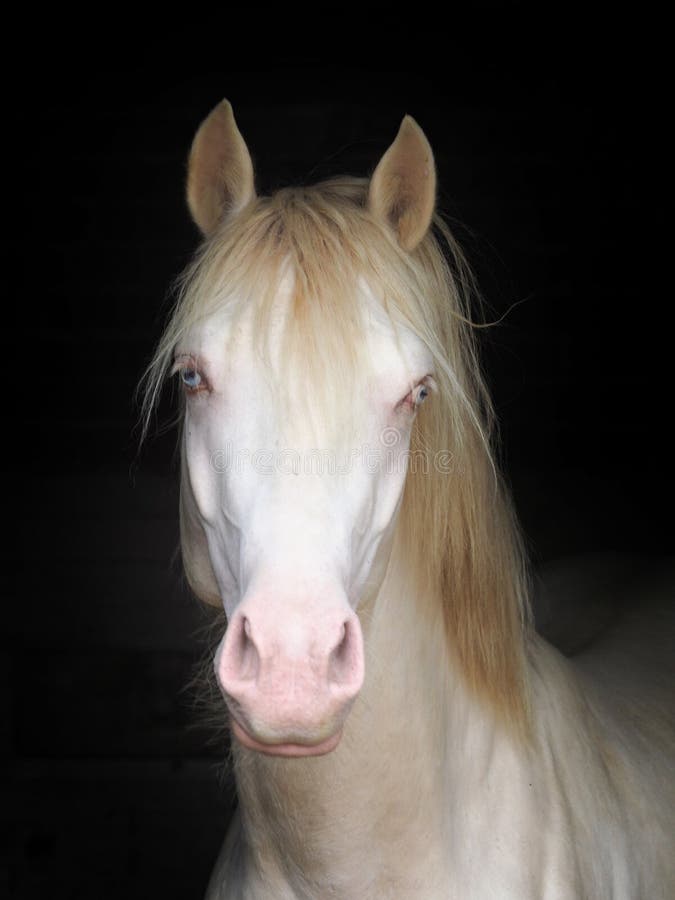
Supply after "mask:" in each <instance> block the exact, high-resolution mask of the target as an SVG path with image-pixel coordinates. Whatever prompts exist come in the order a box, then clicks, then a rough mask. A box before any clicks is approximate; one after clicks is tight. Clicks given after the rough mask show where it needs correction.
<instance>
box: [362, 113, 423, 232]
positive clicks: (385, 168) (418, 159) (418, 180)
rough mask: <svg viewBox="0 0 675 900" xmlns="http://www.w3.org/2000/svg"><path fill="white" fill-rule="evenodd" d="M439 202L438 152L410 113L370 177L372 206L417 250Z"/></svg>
mask: <svg viewBox="0 0 675 900" xmlns="http://www.w3.org/2000/svg"><path fill="white" fill-rule="evenodd" d="M435 205H436V166H435V165H434V154H433V152H432V150H431V147H430V145H429V141H428V140H427V139H426V136H425V134H424V132H423V131H422V129H421V128H420V126H419V125H418V124H417V122H416V121H415V120H414V119H413V118H412V117H411V116H406V117H405V118H404V119H403V121H402V122H401V127H400V128H399V131H398V134H397V135H396V139H395V140H394V143H393V144H392V145H391V146H390V147H389V149H388V150H387V151H386V153H385V154H384V156H383V157H382V159H381V160H380V162H379V163H378V165H377V168H376V169H375V171H374V172H373V177H372V178H371V179H370V188H369V190H368V207H369V209H370V211H371V212H372V213H374V214H375V215H376V216H377V217H378V218H380V219H382V220H383V221H386V222H388V223H389V225H390V226H391V227H392V228H393V229H394V231H395V233H396V234H397V236H398V240H399V243H400V245H401V246H402V247H403V249H404V250H414V249H415V247H416V246H417V245H418V244H419V242H420V241H421V240H422V238H423V237H424V235H425V234H426V233H427V230H428V228H429V226H430V225H431V219H432V217H433V214H434V207H435Z"/></svg>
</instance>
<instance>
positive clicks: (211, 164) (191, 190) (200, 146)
mask: <svg viewBox="0 0 675 900" xmlns="http://www.w3.org/2000/svg"><path fill="white" fill-rule="evenodd" d="M254 197H255V186H254V181H253V163H252V162H251V156H250V154H249V152H248V147H247V146H246V143H245V141H244V139H243V137H242V136H241V133H240V131H239V129H238V128H237V123H236V122H235V121H234V114H233V113H232V106H231V105H230V103H229V101H227V100H223V101H222V102H221V103H219V104H218V106H216V108H215V109H214V110H212V112H211V113H210V114H209V115H208V116H207V117H206V119H204V121H203V122H202V124H201V125H200V126H199V129H198V131H197V134H196V135H195V139H194V141H193V142H192V149H191V151H190V158H189V160H188V178H187V202H188V207H189V208H190V213H191V215H192V218H193V219H194V220H195V222H196V224H197V225H198V227H199V228H200V230H201V231H202V233H203V234H204V235H207V236H208V235H209V234H211V232H212V231H213V230H214V229H215V227H216V226H217V225H218V223H219V222H220V221H221V220H222V219H224V218H225V217H226V216H228V215H233V214H236V213H238V212H239V211H240V210H241V209H243V208H244V206H246V204H247V203H249V202H250V201H251V200H253V199H254Z"/></svg>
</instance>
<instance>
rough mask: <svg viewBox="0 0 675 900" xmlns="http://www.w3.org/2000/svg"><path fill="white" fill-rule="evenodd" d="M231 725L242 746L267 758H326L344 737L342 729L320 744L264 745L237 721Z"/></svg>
mask: <svg viewBox="0 0 675 900" xmlns="http://www.w3.org/2000/svg"><path fill="white" fill-rule="evenodd" d="M231 724H232V733H233V734H234V736H235V737H236V739H237V740H238V741H239V743H240V744H242V745H243V746H244V747H246V748H248V749H249V750H256V751H257V752H258V753H265V754H267V756H285V757H288V758H296V759H297V758H299V757H305V756H325V754H326V753H330V752H331V751H332V750H335V748H336V747H337V745H338V744H339V743H340V738H341V737H342V729H340V730H339V731H337V732H336V733H335V734H333V735H331V737H329V738H327V739H326V740H325V741H321V742H320V743H318V744H264V743H262V742H261V741H257V740H256V739H255V738H253V737H251V735H250V734H249V733H248V732H247V731H245V730H244V729H243V728H242V727H241V725H240V724H239V723H238V722H237V721H236V719H232V720H231Z"/></svg>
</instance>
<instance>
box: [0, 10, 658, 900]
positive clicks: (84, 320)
mask: <svg viewBox="0 0 675 900" xmlns="http://www.w3.org/2000/svg"><path fill="white" fill-rule="evenodd" d="M472 10H473V11H472V13H471V14H469V13H468V12H467V11H466V10H463V11H459V10H454V9H452V8H450V10H449V15H450V18H449V20H448V21H446V22H445V23H444V24H443V26H442V27H441V25H439V26H438V28H437V29H434V28H433V27H432V26H433V23H430V26H429V30H428V32H427V33H423V32H422V31H419V30H416V29H415V28H414V27H412V25H411V26H410V27H408V25H407V24H406V23H403V24H401V23H399V24H398V25H396V26H393V25H383V24H382V18H381V16H380V17H379V18H378V17H377V16H375V15H374V14H373V16H372V17H371V18H369V17H368V16H367V15H365V14H363V13H362V14H361V15H362V17H363V18H362V19H360V20H358V21H357V20H354V22H353V23H352V24H348V23H347V22H346V21H343V18H342V15H338V14H337V13H335V15H332V14H331V13H330V11H327V10H324V11H323V13H322V15H323V17H324V18H322V20H321V22H317V23H316V30H315V31H313V32H312V31H311V30H310V31H308V32H307V34H308V35H310V34H311V35H312V37H311V38H310V37H309V36H308V37H307V39H306V40H305V41H302V40H301V41H300V42H299V44H300V45H301V47H302V49H299V48H298V46H297V44H296V45H294V46H293V48H292V49H291V48H290V47H289V46H287V45H286V44H285V43H284V41H281V40H275V29H276V25H275V24H272V23H270V22H268V21H267V20H266V19H265V18H264V14H263V13H262V11H261V21H260V22H259V23H258V30H259V31H262V32H263V35H262V36H260V35H257V34H254V33H253V32H252V31H251V30H250V29H249V30H247V31H245V32H243V33H242V34H237V33H236V31H234V32H233V31H228V32H227V33H225V31H222V32H220V31H218V29H217V28H216V26H215V24H214V23H209V22H204V23H202V24H203V28H204V31H205V32H208V31H214V32H216V33H215V34H214V33H211V34H209V35H206V36H205V37H204V36H203V37H204V39H206V38H208V39H209V47H208V49H207V50H206V51H205V52H204V54H203V56H202V57H201V58H200V59H198V60H193V59H192V58H187V56H184V55H183V54H181V53H180V52H179V51H176V50H170V49H169V48H165V47H164V44H163V38H162V37H161V36H159V35H156V36H155V38H154V40H153V41H151V42H150V44H151V45H152V49H153V50H154V54H153V58H152V64H149V61H148V60H143V58H142V55H141V54H140V53H137V52H136V53H134V54H132V55H133V57H134V60H135V61H143V62H146V63H148V64H147V65H146V67H143V68H134V67H133V66H132V65H131V59H130V58H127V49H128V48H127V47H126V45H125V43H124V42H123V41H121V42H120V43H119V44H118V45H117V46H115V48H114V53H110V54H108V56H109V58H114V59H115V66H114V67H111V68H108V69H106V68H104V67H103V66H100V65H95V64H94V63H95V62H96V56H97V54H96V46H94V48H93V50H91V52H90V55H89V56H88V57H87V58H86V59H84V58H82V59H81V60H80V59H79V58H78V59H75V60H74V59H73V58H72V57H71V56H70V55H69V54H70V48H66V47H65V46H63V47H62V52H61V53H60V54H56V55H54V57H53V58H52V57H51V56H49V55H47V54H45V53H39V54H34V55H33V56H31V57H30V60H29V62H28V63H26V62H25V60H24V62H25V66H24V70H22V73H21V75H20V77H18V78H17V79H16V80H15V82H14V83H12V84H11V85H8V94H9V95H11V96H10V98H9V101H8V105H9V108H8V110H7V112H6V115H7V120H6V121H7V122H8V124H9V127H8V130H7V134H8V135H10V136H11V139H6V141H5V149H6V151H7V152H8V160H9V162H8V163H6V166H5V179H6V197H8V199H9V201H10V203H9V209H11V218H10V216H9V215H8V218H7V221H6V223H5V224H6V226H7V227H8V230H9V237H8V239H7V240H6V242H5V243H6V247H7V248H8V250H9V259H8V261H7V262H6V264H5V265H6V268H5V285H4V287H5V291H4V295H5V300H4V310H5V315H6V317H7V319H8V328H7V330H6V334H5V345H6V349H7V350H8V351H9V360H6V367H5V368H4V374H5V380H6V394H7V402H6V407H5V411H6V414H5V440H4V445H5V450H6V456H5V462H4V464H3V476H4V484H5V499H6V502H5V508H6V524H8V526H9V527H8V529H7V530H8V536H7V539H6V546H8V547H9V550H10V554H9V557H8V562H7V563H6V565H5V567H4V576H5V578H4V584H5V588H4V604H3V617H4V619H5V622H4V624H5V626H6V627H5V628H4V629H3V632H4V634H5V635H6V636H5V637H3V641H2V648H1V649H2V653H1V656H0V660H1V665H2V673H3V676H4V677H3V679H2V681H3V688H2V690H3V691H4V698H3V699H4V700H5V701H6V702H5V704H4V705H5V710H6V711H5V713H4V715H3V718H2V726H3V734H2V751H3V755H4V759H5V761H6V762H7V763H9V770H10V773H11V776H12V777H11V781H10V792H9V799H10V803H9V806H8V807H6V809H8V810H9V816H7V817H6V819H5V824H4V826H3V828H4V831H5V837H6V838H7V841H6V842H5V846H6V847H7V848H9V854H8V857H7V861H8V867H7V879H8V880H7V883H6V886H7V888H8V892H9V895H10V896H14V897H20V898H33V897H41V898H42V897H46V896H50V897H72V898H80V897H83V898H84V897H87V898H90V897H97V898H107V897H139V898H140V897H150V896H155V895H159V894H160V892H161V895H162V896H163V897H164V898H165V900H169V898H174V897H175V898H183V897H185V898H189V897H199V896H201V894H202V891H203V888H204V885H205V881H206V878H207V876H208V872H209V867H210V864H211V862H212V859H213V857H214V854H215V852H216V850H217V847H218V845H219V841H220V838H221V836H222V833H223V830H224V827H225V822H226V820H227V815H228V810H229V804H230V793H229V788H228V785H227V781H226V782H225V784H224V786H223V785H222V784H221V783H220V782H219V781H218V778H217V774H216V767H215V764H216V762H217V761H219V760H220V759H222V758H224V756H225V747H224V745H223V744H222V743H221V744H218V743H216V745H215V746H214V745H209V744H208V743H207V734H206V732H205V731H204V729H203V728H200V727H195V726H194V725H193V723H194V720H195V716H194V713H193V710H192V707H191V701H190V699H189V695H187V694H185V693H184V692H182V688H183V686H184V685H185V683H186V682H187V681H188V679H189V677H190V673H191V671H192V666H193V665H194V662H195V660H196V659H197V658H198V657H199V654H200V646H201V645H200V642H199V639H198V637H197V632H198V631H199V629H200V627H201V626H202V625H203V624H204V622H205V621H206V618H205V617H204V615H203V614H202V613H201V612H200V610H199V609H198V608H197V606H196V604H194V603H193V601H192V600H191V599H190V597H189V596H188V593H187V592H186V590H185V589H184V587H183V585H182V583H181V578H180V569H179V566H178V565H177V564H176V563H175V561H173V562H172V556H173V553H174V550H175V548H176V542H177V523H176V514H177V492H176V487H175V478H176V471H175V460H174V455H173V449H174V436H173V434H171V433H169V434H165V435H163V436H161V435H159V436H156V437H154V438H153V439H152V440H151V442H150V443H149V444H148V445H147V446H146V447H145V448H144V449H143V450H142V451H141V452H140V453H138V444H137V434H136V433H135V432H134V423H135V421H136V417H137V414H138V410H137V408H135V407H134V404H133V391H134V387H135V384H136V383H137V381H138V379H139V377H140V375H141V373H142V370H143V367H144V365H145V364H146V363H147V361H148V359H149V356H150V354H151V352H152V348H153V344H154V342H155V341H156V340H157V338H158V337H159V334H160V332H161V325H162V322H163V321H164V318H165V315H166V311H167V301H166V300H164V298H165V296H166V292H167V287H168V285H169V283H170V281H171V279H172V278H173V277H174V276H175V275H176V274H177V273H178V272H179V271H180V269H181V268H182V267H183V266H184V264H185V263H186V262H187V260H188V259H189V256H190V253H191V252H192V250H193V249H194V247H195V246H196V244H197V239H198V236H197V232H196V229H195V228H194V226H193V225H192V224H191V222H190V221H189V219H188V216H187V213H186V210H185V207H184V198H183V186H184V177H185V158H186V154H187V150H188V148H189V145H190V142H191V140H192V136H193V134H194V131H195V129H196V128H197V126H198V124H199V122H200V121H201V119H202V118H203V117H204V116H205V115H206V114H207V113H208V112H209V110H210V109H211V108H212V106H213V105H214V104H215V103H216V102H218V101H219V100H220V99H221V97H223V96H227V97H228V98H229V99H230V100H231V101H232V103H233V105H234V109H235V114H236V116H237V120H238V123H239V126H240V129H241V131H242V132H243V134H244V136H245V138H246V140H247V142H248V144H249V147H250V149H251V152H252V155H253V158H254V161H255V164H256V169H257V173H258V188H259V190H262V191H267V190H270V189H272V188H274V187H275V186H279V185H281V184H287V183H291V182H292V183H295V182H301V181H312V180H315V179H318V178H320V177H323V176H327V175H330V174H339V173H342V172H350V173H352V174H367V173H368V172H369V171H371V170H372V168H373V167H374V165H375V164H376V162H377V160H378V159H379V157H380V155H381V154H382V152H383V151H384V150H385V149H386V147H387V146H388V144H389V143H390V142H391V140H393V138H394V136H395V134H396V130H397V128H398V125H399V122H400V119H401V117H402V116H403V115H404V114H405V113H410V114H412V115H413V116H414V117H415V118H416V119H417V121H418V122H419V123H420V125H421V126H422V127H423V128H424V130H425V132H426V133H427V136H428V137H429V140H430V141H431V143H432V146H433V147H434V150H435V154H436V158H437V164H438V170H439V180H440V195H439V204H440V206H441V208H442V209H443V210H444V211H445V212H446V213H447V214H448V215H449V216H450V218H451V219H452V221H453V223H454V227H455V232H456V234H457V236H458V237H459V239H460V241H461V242H462V244H463V246H464V248H465V250H466V252H467V254H468V256H469V258H470V260H471V262H472V264H473V266H474V268H475V269H476V271H477V273H478V276H479V280H480V283H481V285H482V288H483V293H484V296H485V300H486V304H487V317H488V318H494V319H499V318H500V317H502V316H504V315H505V314H506V315H505V318H504V319H503V320H502V321H501V323H500V324H499V325H498V326H497V327H495V328H494V329H492V330H489V331H487V332H485V333H484V335H483V345H482V346H483V351H484V361H485V367H486V371H487V375H488V379H489V382H490V385H491V388H492V392H493V396H494V399H495V403H496V407H497V412H498V415H499V418H500V421H501V426H502V436H503V451H502V456H503V461H504V467H505V469H506V472H507V475H508V478H509V480H510V482H511V484H512V487H513V492H514V497H515V502H516V506H517V508H518V511H519V513H520V516H521V519H522V521H523V525H524V529H525V532H526V536H527V539H528V544H529V547H530V549H531V553H532V556H533V560H534V562H535V564H541V563H545V562H546V561H548V560H552V559H555V558H558V557H560V556H563V555H566V554H587V553H597V552H605V551H612V552H615V553H618V554H619V555H629V554H630V555H632V554H639V555H641V556H643V557H646V558H648V559H651V558H652V557H655V556H662V555H664V554H666V553H671V552H672V547H673V526H672V517H671V510H672V500H673V492H672V488H673V481H672V472H671V469H672V466H671V459H670V457H671V450H670V444H671V440H672V439H671V437H670V419H671V415H672V403H671V391H670V384H671V379H670V373H669V363H670V355H671V354H670V352H669V346H668V344H669V337H670V321H671V315H670V304H671V302H672V298H671V296H670V291H669V288H668V286H667V284H666V283H661V284H657V283H655V282H656V279H655V278H654V274H653V273H654V272H655V271H656V270H657V259H658V258H659V252H660V251H659V250H658V243H659V242H658V240H657V237H658V234H659V231H660V205H661V204H660V195H661V190H662V187H661V186H662V182H663V179H662V177H661V174H660V171H659V158H660V156H659V154H660V145H661V140H660V137H659V128H660V124H661V122H662V120H663V117H664V115H665V110H664V107H663V103H662V97H661V80H660V76H659V71H658V58H659V51H658V42H657V36H658V31H659V23H651V22H647V21H645V20H644V19H643V20H641V21H640V22H635V21H631V20H628V19H625V20H621V21H618V20H617V18H616V15H617V14H616V12H612V13H611V14H610V13H609V12H607V13H605V12H604V11H603V10H601V9H600V8H599V7H594V11H593V16H590V15H589V12H588V10H586V11H585V12H583V13H581V12H579V13H574V12H567V13H565V14H564V15H563V13H556V12H553V11H550V12H548V13H540V14H536V13H535V12H533V10H531V9H530V10H528V9H526V8H525V7H522V6H520V5H517V4H513V5H511V6H509V5H502V4H477V5H475V6H474V7H472ZM310 21H311V19H310ZM413 24H414V23H413ZM417 24H418V25H419V23H417ZM329 33H331V34H332V36H333V42H332V43H331V44H330V46H329V45H328V44H326V45H325V46H324V45H323V36H324V35H326V34H329ZM221 35H222V37H221ZM219 37H220V39H221V44H220V51H219V52H215V51H214V47H216V46H218V39H219ZM186 42H187V41H186ZM211 42H212V43H211ZM176 46H179V45H178V44H177V45H176ZM311 47H314V48H315V52H312V53H310V52H308V48H311ZM218 63H220V65H218ZM169 415H170V404H169V403H168V402H165V403H164V405H163V408H162V410H161V412H160V417H159V420H160V422H161V421H162V420H163V419H164V418H168V416H169ZM14 542H16V543H14ZM3 888H4V885H3V884H2V883H0V891H2V890H3Z"/></svg>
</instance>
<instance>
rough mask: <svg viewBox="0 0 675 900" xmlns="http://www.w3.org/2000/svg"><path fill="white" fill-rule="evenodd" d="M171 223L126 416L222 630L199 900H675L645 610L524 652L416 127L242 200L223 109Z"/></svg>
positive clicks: (475, 362)
mask: <svg viewBox="0 0 675 900" xmlns="http://www.w3.org/2000/svg"><path fill="white" fill-rule="evenodd" d="M187 203H188V207H189V210H190V213H191V215H192V218H193V219H194V222H195V223H196V225H197V226H198V228H199V229H200V231H201V233H202V236H203V240H202V242H201V245H200V247H199V249H198V251H197V253H196V255H195V257H194V259H193V261H192V262H191V263H190V265H189V267H188V269H187V271H186V272H185V273H184V275H183V277H182V280H181V283H180V290H179V292H178V297H177V300H176V303H175V306H174V308H173V311H172V313H171V316H170V319H169V322H168V325H167V327H166V330H165V332H164V335H163V337H162V338H161V340H160V342H159V345H158V347H157V349H156V352H155V355H154V357H153V359H152V362H151V363H150V365H149V367H148V370H147V372H146V380H145V384H144V391H145V394H144V398H145V399H144V403H145V412H144V414H145V416H146V420H147V418H148V417H149V416H150V414H151V411H152V409H153V408H154V405H155V403H156V401H157V398H158V396H159V395H160V392H161V390H162V385H163V383H164V382H165V381H166V380H167V378H168V377H169V376H173V377H174V378H175V379H176V380H178V382H179V383H180V384H181V394H182V399H181V401H180V402H181V423H182V424H181V429H180V448H181V453H180V455H181V470H180V536H181V548H182V558H183V565H184V570H185V574H186V577H187V581H188V583H189V585H190V587H191V589H192V591H193V592H194V594H195V595H196V596H197V598H199V599H200V600H201V601H203V602H204V603H205V604H207V605H212V606H215V607H218V608H219V609H221V610H223V609H224V613H225V616H226V619H227V627H226V630H225V632H224V636H223V637H222V641H221V642H220V643H219V645H218V648H217V650H216V652H215V658H214V661H213V665H214V670H215V674H216V678H217V681H218V685H219V689H220V692H221V694H222V701H223V707H222V708H223V717H225V716H227V719H228V723H229V728H230V730H231V735H232V751H231V752H232V764H233V768H234V776H235V779H236V789H237V796H238V806H237V808H236V810H235V813H234V815H233V818H232V821H231V824H230V826H229V828H228V832H227V835H226V837H225V840H224V843H223V847H222V851H221V853H220V855H219V857H218V859H217V861H216V864H215V867H214V870H213V874H212V876H211V880H210V883H209V886H208V889H207V900H219V898H220V900H225V898H227V900H234V898H242V900H244V898H245V900H272V898H274V900H291V898H293V900H297V898H302V900H327V898H330V897H335V898H340V900H385V898H396V900H403V898H411V900H412V898H415V900H420V898H422V900H436V898H439V900H440V898H457V900H487V898H499V900H542V898H545V900H572V898H575V900H578V898H592V900H599V898H610V897H611V898H649V900H657V898H663V900H666V898H671V897H673V896H675V874H674V873H673V867H672V862H671V851H672V835H673V833H675V829H674V827H673V826H674V822H673V815H672V809H673V784H672V777H671V775H672V768H671V766H672V751H673V746H674V744H675V739H674V738H675V729H674V727H673V726H674V722H673V715H672V696H671V694H672V690H671V684H672V682H671V681H669V678H670V675H669V674H668V670H667V668H666V666H667V657H668V649H667V641H666V640H665V638H664V635H666V634H667V633H668V632H667V629H666V626H665V624H664V622H665V619H664V616H665V615H666V612H665V606H664V596H665V595H664V592H663V591H659V590H656V588H655V589H654V590H653V591H652V593H653V599H654V603H653V617H652V619H651V623H650V622H648V623H647V624H646V625H638V624H636V623H635V622H632V623H631V624H630V625H629V627H628V628H626V629H624V630H623V631H622V630H621V628H620V627H618V626H617V627H616V628H615V629H613V630H612V629H609V630H608V631H607V633H606V634H605V635H603V636H602V637H601V638H600V639H599V640H598V641H596V642H595V644H594V645H593V646H591V647H590V648H588V649H585V650H584V651H583V652H581V653H580V654H579V655H578V656H577V657H575V658H573V659H568V658H567V657H565V656H563V654H561V653H560V652H559V651H557V650H556V649H555V648H554V647H553V646H551V645H550V644H548V643H547V642H546V641H545V640H543V639H542V638H541V637H540V636H538V634H537V633H536V631H535V629H534V627H533V624H532V615H531V612H530V599H529V598H530V592H531V578H530V575H529V568H528V563H527V560H526V554H525V551H524V547H523V540H522V538H521V535H520V532H519V527H518V523H517V521H516V516H515V513H514V507H513V503H512V501H511V500H510V498H509V492H508V489H507V487H506V485H505V480H504V478H503V476H502V475H501V474H500V471H499V468H498V466H497V464H496V462H495V449H494V447H495V438H494V433H495V427H494V420H495V416H494V412H493V409H492V406H491V403H490V397H489V393H488V390H487V388H486V385H485V380H484V377H483V375H482V374H481V366H480V362H479V353H478V347H477V341H476V337H475V335H476V331H477V329H476V328H474V327H473V325H474V323H473V319H472V314H471V303H472V296H473V294H474V290H475V284H474V281H473V276H472V273H471V270H470V268H469V266H468V264H467V262H466V260H465V257H464V256H463V254H462V251H461V249H460V247H459V245H458V243H457V241H456V240H455V239H454V237H453V235H452V233H451V231H450V229H449V228H448V226H447V225H446V223H445V221H444V219H443V218H442V217H441V216H440V214H439V213H438V211H437V209H436V167H435V163H434V156H433V152H432V149H431V146H430V144H429V142H428V140H427V138H426V136H425V134H424V132H423V131H422V129H421V128H420V126H419V125H418V124H417V122H416V121H415V120H414V119H413V118H411V117H410V116H406V117H405V118H404V119H403V121H402V123H401V125H400V129H399V131H398V134H397V136H396V138H395V140H394V141H393V143H391V145H390V146H389V148H388V149H387V150H386V152H385V153H384V155H383V156H382V158H381V159H380V160H379V162H378V163H377V165H376V167H375V169H374V171H373V174H372V176H371V177H370V178H369V179H364V178H356V177H351V176H350V177H346V176H345V177H337V178H331V179H328V180H325V181H322V182H320V183H318V184H314V185H310V186H293V187H284V188H281V189H279V190H277V191H276V192H275V193H273V194H272V195H271V196H258V194H257V193H256V189H255V178H254V170H253V164H252V162H251V156H250V154H249V151H248V148H247V146H246V143H245V141H244V139H243V137H242V135H241V133H240V131H239V129H238V127H237V124H236V122H235V119H234V115H233V112H232V107H231V105H230V104H229V102H228V101H223V102H221V103H220V104H219V105H218V106H217V107H216V108H215V109H214V110H213V111H212V112H211V113H210V115H209V116H208V117H207V118H206V119H205V120H204V121H203V122H202V124H201V126H200V127H199V129H198V131H197V133H196V136H195V138H194V142H193V145H192V148H191V151H190V156H189V163H188V176H187ZM646 608H647V607H646V606H645V609H646ZM641 609H642V606H641ZM670 633H672V631H671V632H670ZM671 674H672V670H671Z"/></svg>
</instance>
